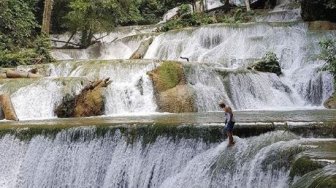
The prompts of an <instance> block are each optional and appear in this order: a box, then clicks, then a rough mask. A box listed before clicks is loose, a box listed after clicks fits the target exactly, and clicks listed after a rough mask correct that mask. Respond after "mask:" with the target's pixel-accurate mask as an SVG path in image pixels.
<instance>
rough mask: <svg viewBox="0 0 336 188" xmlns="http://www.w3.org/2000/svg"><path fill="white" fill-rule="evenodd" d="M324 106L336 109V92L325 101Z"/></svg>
mask: <svg viewBox="0 0 336 188" xmlns="http://www.w3.org/2000/svg"><path fill="white" fill-rule="evenodd" d="M323 105H324V107H326V108H329V109H336V93H334V94H333V95H332V96H331V97H330V98H329V99H328V100H326V101H325V102H324V104H323Z"/></svg>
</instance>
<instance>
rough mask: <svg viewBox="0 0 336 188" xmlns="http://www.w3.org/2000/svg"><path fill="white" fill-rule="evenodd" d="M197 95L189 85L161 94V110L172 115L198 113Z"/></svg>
mask: <svg viewBox="0 0 336 188" xmlns="http://www.w3.org/2000/svg"><path fill="white" fill-rule="evenodd" d="M195 95H196V94H195V91H194V90H193V89H192V88H191V87H189V86H188V85H178V86H176V87H174V88H172V89H169V90H167V91H164V92H161V93H160V94H159V96H158V106H159V110H160V111H161V112H170V113H186V112H197V109H196V105H195Z"/></svg>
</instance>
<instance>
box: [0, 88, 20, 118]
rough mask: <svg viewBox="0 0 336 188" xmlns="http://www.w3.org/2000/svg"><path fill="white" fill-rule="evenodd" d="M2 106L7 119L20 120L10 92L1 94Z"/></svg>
mask: <svg viewBox="0 0 336 188" xmlns="http://www.w3.org/2000/svg"><path fill="white" fill-rule="evenodd" d="M0 106H1V109H2V112H3V114H4V117H5V119H6V120H13V121H19V119H18V117H17V115H16V113H15V110H14V107H13V104H12V101H11V99H10V96H9V95H8V94H2V95H0Z"/></svg>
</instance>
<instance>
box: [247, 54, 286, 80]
mask: <svg viewBox="0 0 336 188" xmlns="http://www.w3.org/2000/svg"><path fill="white" fill-rule="evenodd" d="M247 69H250V70H256V71H260V72H271V73H275V74H277V75H278V76H279V75H281V74H282V72H281V67H280V63H279V60H278V58H277V56H276V55H275V54H274V53H272V52H268V53H266V55H265V56H264V57H263V58H262V59H261V60H259V61H257V62H255V63H254V64H252V65H250V66H249V67H248V68H247Z"/></svg>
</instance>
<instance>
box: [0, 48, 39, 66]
mask: <svg viewBox="0 0 336 188" xmlns="http://www.w3.org/2000/svg"><path fill="white" fill-rule="evenodd" d="M37 58H38V55H37V54H36V53H35V51H34V49H22V50H20V51H18V52H12V51H8V50H3V51H0V66H1V67H15V66H18V65H30V64H33V63H34V62H35V61H36V60H37Z"/></svg>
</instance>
